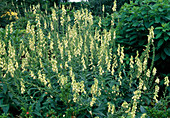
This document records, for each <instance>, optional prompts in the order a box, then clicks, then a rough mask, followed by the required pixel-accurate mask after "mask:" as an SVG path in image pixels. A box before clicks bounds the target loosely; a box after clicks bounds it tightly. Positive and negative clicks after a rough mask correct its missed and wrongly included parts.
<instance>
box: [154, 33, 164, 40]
mask: <svg viewBox="0 0 170 118" xmlns="http://www.w3.org/2000/svg"><path fill="white" fill-rule="evenodd" d="M162 33H163V32H159V33H158V34H157V35H156V37H155V38H156V39H158V38H159V37H161V35H162Z"/></svg>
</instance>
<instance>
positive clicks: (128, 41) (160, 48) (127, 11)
mask: <svg viewBox="0 0 170 118" xmlns="http://www.w3.org/2000/svg"><path fill="white" fill-rule="evenodd" d="M168 3H169V2H168V1H166V0H164V1H162V0H156V1H153V0H136V1H135V2H132V1H131V3H130V4H124V5H123V6H122V7H121V9H120V11H119V17H118V20H119V22H118V24H117V35H118V36H117V42H118V43H120V44H123V45H124V46H125V51H126V52H128V53H131V54H133V55H135V53H136V50H138V51H139V52H142V51H143V48H144V47H145V46H146V45H147V40H146V39H147V34H148V30H147V29H148V28H149V27H151V26H153V27H154V33H155V36H154V39H153V41H154V45H155V59H154V61H155V66H156V67H157V68H158V71H159V73H164V74H168V73H169V70H167V68H168V65H169V64H170V61H169V59H168V58H169V56H170V47H169V46H170V41H169V40H170V27H169V26H170V22H169V20H170V17H169V16H170V9H169V7H170V5H169V4H168ZM151 52H153V50H151ZM150 58H151V59H153V58H152V57H150Z"/></svg>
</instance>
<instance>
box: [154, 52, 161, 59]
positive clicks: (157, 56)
mask: <svg viewBox="0 0 170 118" xmlns="http://www.w3.org/2000/svg"><path fill="white" fill-rule="evenodd" d="M160 57H161V55H160V53H158V54H157V55H156V56H155V60H154V61H157V60H159V59H160Z"/></svg>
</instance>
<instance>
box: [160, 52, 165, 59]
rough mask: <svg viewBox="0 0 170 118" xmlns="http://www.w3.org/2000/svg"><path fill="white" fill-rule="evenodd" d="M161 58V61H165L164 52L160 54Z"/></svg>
mask: <svg viewBox="0 0 170 118" xmlns="http://www.w3.org/2000/svg"><path fill="white" fill-rule="evenodd" d="M161 58H162V59H163V60H165V59H166V54H165V53H164V52H162V53H161Z"/></svg>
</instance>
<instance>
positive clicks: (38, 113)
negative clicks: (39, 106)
mask: <svg viewBox="0 0 170 118" xmlns="http://www.w3.org/2000/svg"><path fill="white" fill-rule="evenodd" d="M33 113H34V114H36V115H37V116H41V113H40V112H38V111H35V112H33Z"/></svg>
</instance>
